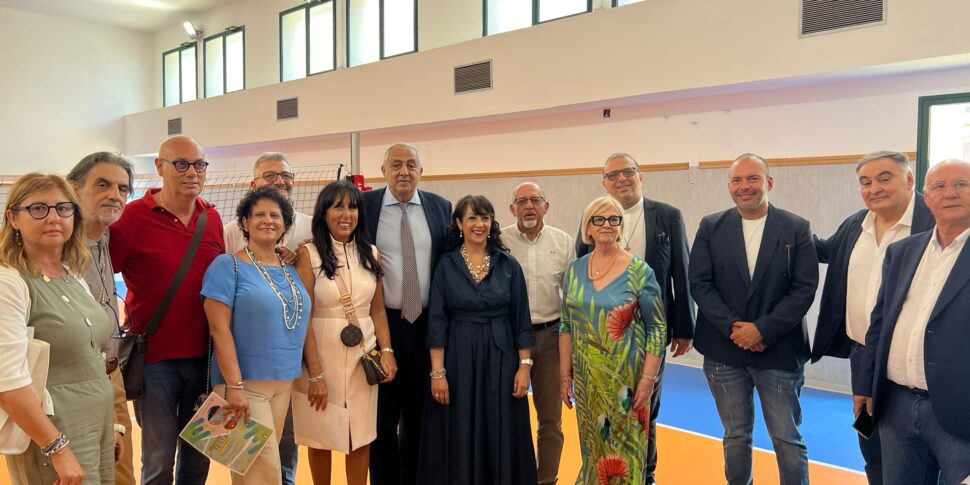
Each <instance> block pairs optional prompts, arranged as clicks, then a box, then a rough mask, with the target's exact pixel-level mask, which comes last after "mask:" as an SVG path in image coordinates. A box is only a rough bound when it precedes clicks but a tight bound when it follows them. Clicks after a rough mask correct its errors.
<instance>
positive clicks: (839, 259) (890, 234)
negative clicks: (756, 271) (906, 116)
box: [812, 151, 934, 485]
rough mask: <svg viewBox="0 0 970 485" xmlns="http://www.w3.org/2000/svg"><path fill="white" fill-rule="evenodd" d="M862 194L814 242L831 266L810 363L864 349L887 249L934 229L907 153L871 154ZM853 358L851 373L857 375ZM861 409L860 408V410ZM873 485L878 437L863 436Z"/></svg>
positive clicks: (861, 173) (878, 479)
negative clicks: (859, 206) (854, 207)
mask: <svg viewBox="0 0 970 485" xmlns="http://www.w3.org/2000/svg"><path fill="white" fill-rule="evenodd" d="M856 177H857V178H858V180H859V193H860V195H861V196H862V201H863V202H865V204H866V208H865V209H863V210H860V211H859V212H856V213H855V214H853V215H851V216H849V217H848V218H847V219H846V220H845V221H844V222H843V223H842V225H841V226H839V229H838V230H837V231H836V232H835V234H834V235H832V237H830V238H828V239H825V240H823V239H819V238H818V237H816V238H815V249H816V251H817V252H818V259H819V262H821V263H827V264H828V265H829V268H828V272H827V273H826V274H825V285H824V287H823V289H822V300H821V307H820V309H819V313H818V326H817V327H815V342H814V345H813V346H812V362H818V361H819V359H821V358H822V357H823V356H826V355H831V356H834V357H840V358H846V357H850V355H853V356H856V355H858V349H859V348H860V347H862V346H863V345H865V338H866V331H867V330H868V328H869V315H870V314H871V313H872V309H873V307H874V306H875V304H876V293H877V292H878V291H879V285H880V284H881V282H882V261H883V258H884V257H885V254H886V248H887V247H888V246H889V245H890V244H892V243H894V242H896V241H899V240H901V239H905V238H907V237H909V236H910V235H911V234H918V233H920V232H923V231H928V230H930V229H932V228H933V224H934V220H933V214H931V213H930V210H929V209H928V208H927V207H926V204H925V203H924V202H923V196H922V195H921V194H919V193H916V192H914V191H913V184H914V180H913V172H912V171H910V169H909V160H908V159H907V158H906V155H903V154H902V153H899V152H892V151H878V152H872V153H870V154H868V155H866V156H865V157H863V158H862V160H859V163H858V164H856ZM854 359H855V357H852V358H851V360H850V364H851V368H850V369H851V372H852V373H853V374H855V373H856V372H858V369H857V367H858V366H857V365H856V362H855V361H854ZM857 411H858V410H857ZM859 449H860V450H861V451H862V457H863V458H864V459H865V462H866V476H867V477H868V480H869V485H881V484H882V458H881V456H882V455H881V453H880V444H879V433H878V432H876V433H873V434H872V436H870V437H869V439H866V438H864V437H862V436H859Z"/></svg>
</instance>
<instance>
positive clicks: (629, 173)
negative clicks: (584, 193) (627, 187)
mask: <svg viewBox="0 0 970 485" xmlns="http://www.w3.org/2000/svg"><path fill="white" fill-rule="evenodd" d="M638 173H640V171H639V170H637V169H636V167H627V168H624V169H620V170H614V171H612V172H607V173H605V174H603V178H605V179H606V180H609V181H610V182H616V179H618V178H620V175H623V176H624V177H626V178H628V179H632V178H633V177H635V176H636V175H637V174H638Z"/></svg>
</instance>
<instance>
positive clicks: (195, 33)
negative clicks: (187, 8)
mask: <svg viewBox="0 0 970 485" xmlns="http://www.w3.org/2000/svg"><path fill="white" fill-rule="evenodd" d="M182 28H183V29H185V33H186V35H188V36H189V38H190V39H192V40H199V39H201V38H202V31H201V30H199V29H196V28H195V25H192V22H191V21H188V20H186V21H185V22H182Z"/></svg>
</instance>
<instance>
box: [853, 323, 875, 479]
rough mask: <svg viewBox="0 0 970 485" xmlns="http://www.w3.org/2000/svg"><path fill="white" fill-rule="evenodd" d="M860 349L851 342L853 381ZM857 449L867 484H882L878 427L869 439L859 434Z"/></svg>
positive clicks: (860, 346)
mask: <svg viewBox="0 0 970 485" xmlns="http://www.w3.org/2000/svg"><path fill="white" fill-rule="evenodd" d="M862 349H863V346H862V345H859V344H858V343H857V342H852V348H851V350H850V353H849V372H850V373H851V374H852V375H853V381H855V378H854V377H855V374H856V372H858V371H857V369H859V368H860V362H859V359H860V356H861V355H862V354H861V353H860V351H861V350H862ZM859 451H860V452H862V459H863V460H864V461H865V463H866V479H867V480H868V482H869V485H882V444H881V441H880V439H879V429H878V428H876V429H875V430H874V431H873V432H872V436H871V437H869V439H865V438H863V437H862V435H859Z"/></svg>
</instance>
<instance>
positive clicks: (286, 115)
mask: <svg viewBox="0 0 970 485" xmlns="http://www.w3.org/2000/svg"><path fill="white" fill-rule="evenodd" d="M299 114H300V111H299V104H298V103H297V98H289V99H281V100H279V101H277V102H276V119H277V120H289V119H293V118H298V117H299Z"/></svg>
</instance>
